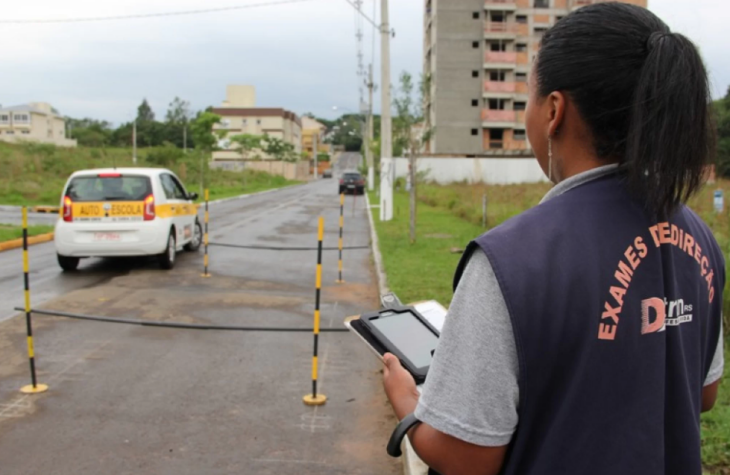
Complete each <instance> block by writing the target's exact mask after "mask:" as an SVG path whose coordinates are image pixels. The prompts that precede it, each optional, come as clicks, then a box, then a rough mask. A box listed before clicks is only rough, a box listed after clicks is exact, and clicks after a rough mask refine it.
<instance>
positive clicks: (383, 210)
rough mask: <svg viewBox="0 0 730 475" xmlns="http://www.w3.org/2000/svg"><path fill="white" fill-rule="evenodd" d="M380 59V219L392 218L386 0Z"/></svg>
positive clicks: (385, 2) (382, 6)
mask: <svg viewBox="0 0 730 475" xmlns="http://www.w3.org/2000/svg"><path fill="white" fill-rule="evenodd" d="M380 10H381V12H380V16H381V25H380V40H381V44H380V48H381V53H380V60H381V62H382V66H381V76H382V77H381V81H380V83H381V85H380V88H381V94H382V95H381V97H382V111H381V114H382V115H381V119H380V140H381V146H380V220H381V221H390V220H392V219H393V181H394V180H393V177H394V175H395V162H394V161H393V136H392V133H393V132H392V121H391V116H390V18H389V17H390V15H389V13H388V0H380Z"/></svg>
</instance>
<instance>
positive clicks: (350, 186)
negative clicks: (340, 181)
mask: <svg viewBox="0 0 730 475" xmlns="http://www.w3.org/2000/svg"><path fill="white" fill-rule="evenodd" d="M347 187H348V188H355V185H347Z"/></svg>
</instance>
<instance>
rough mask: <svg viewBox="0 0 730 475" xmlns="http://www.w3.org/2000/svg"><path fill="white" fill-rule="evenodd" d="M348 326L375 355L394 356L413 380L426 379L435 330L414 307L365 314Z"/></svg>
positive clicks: (434, 343)
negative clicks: (388, 354) (390, 354)
mask: <svg viewBox="0 0 730 475" xmlns="http://www.w3.org/2000/svg"><path fill="white" fill-rule="evenodd" d="M350 326H351V328H352V330H353V331H355V333H357V334H358V335H359V336H360V337H361V338H362V339H363V340H365V342H366V343H367V344H368V345H369V346H370V347H371V348H372V349H373V350H374V351H375V352H376V353H377V354H378V355H379V356H381V357H382V356H383V355H384V354H385V353H392V354H394V355H395V356H397V357H398V359H400V361H401V363H402V364H403V367H404V368H406V370H408V372H409V373H411V374H412V375H413V378H414V379H415V380H416V383H418V384H421V383H423V382H424V381H425V380H426V375H427V374H428V368H429V367H430V366H431V360H432V359H433V355H434V351H435V350H436V345H437V343H438V339H439V332H438V330H436V329H435V328H434V327H433V326H432V325H431V324H430V323H429V322H428V321H427V320H426V319H425V318H424V317H423V316H422V315H421V314H420V313H418V312H417V311H416V310H415V309H414V308H412V307H400V308H393V309H385V310H381V311H379V312H375V313H368V314H365V315H363V316H361V317H360V318H359V319H358V320H353V321H352V322H350Z"/></svg>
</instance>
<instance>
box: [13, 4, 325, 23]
mask: <svg viewBox="0 0 730 475" xmlns="http://www.w3.org/2000/svg"><path fill="white" fill-rule="evenodd" d="M312 1H314V0H279V1H272V2H260V3H251V4H248V5H237V6H232V7H221V8H204V9H199V10H185V11H178V12H165V13H143V14H136V15H116V16H105V17H88V18H57V19H50V20H48V19H47V20H41V19H33V20H0V24H2V25H9V24H14V25H27V24H50V23H86V22H97V21H118V20H139V19H143V18H162V17H173V16H189V15H201V14H208V13H220V12H230V11H235V10H246V9H249V8H261V7H272V6H277V5H289V4H293V3H304V2H312Z"/></svg>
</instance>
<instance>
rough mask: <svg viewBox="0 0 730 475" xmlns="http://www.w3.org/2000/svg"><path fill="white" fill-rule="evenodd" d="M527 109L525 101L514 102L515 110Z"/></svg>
mask: <svg viewBox="0 0 730 475" xmlns="http://www.w3.org/2000/svg"><path fill="white" fill-rule="evenodd" d="M525 109H527V103H526V102H515V110H516V111H523V110H525Z"/></svg>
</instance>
